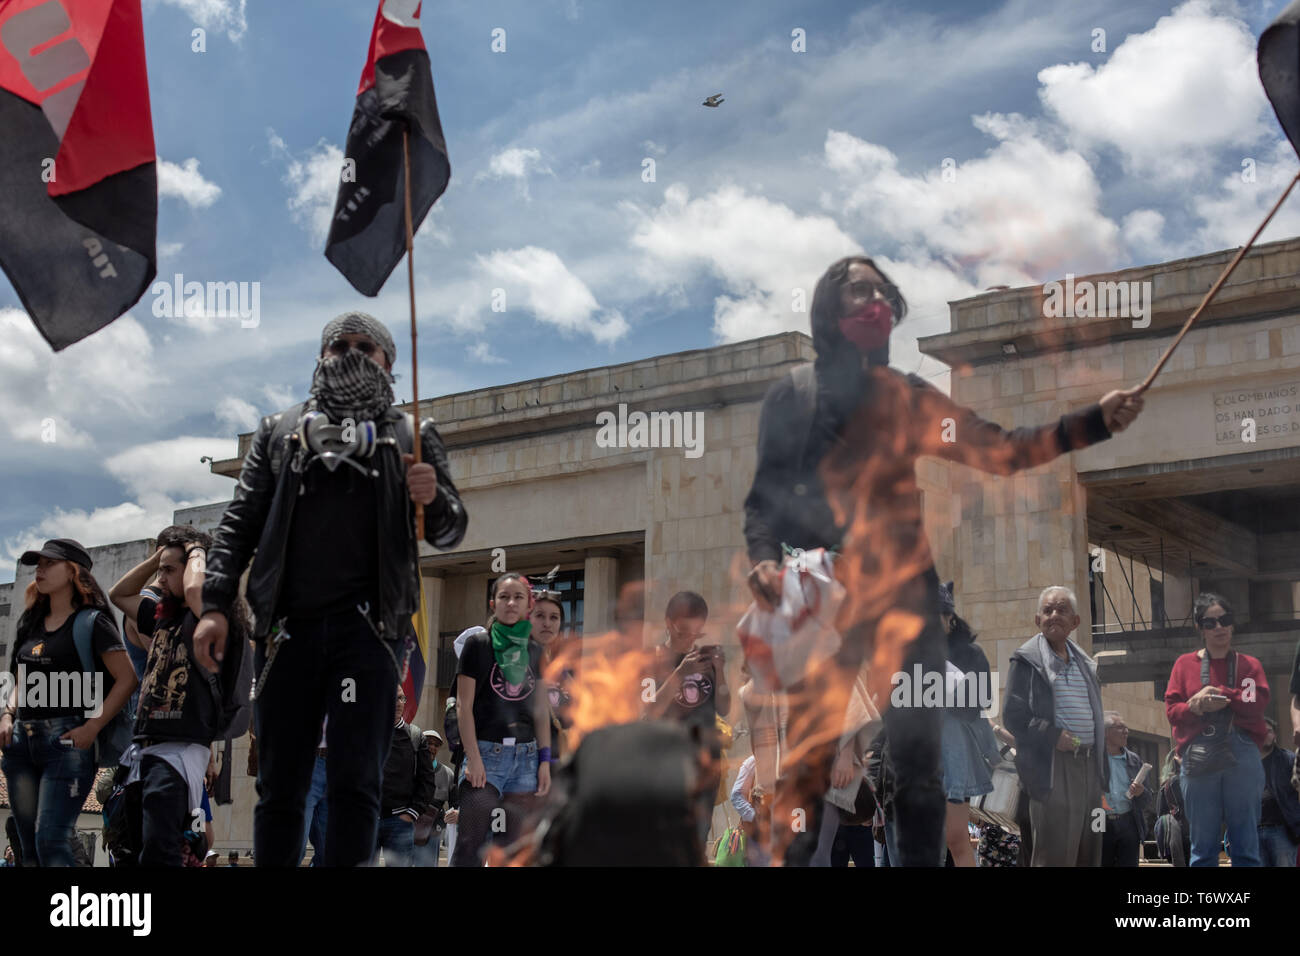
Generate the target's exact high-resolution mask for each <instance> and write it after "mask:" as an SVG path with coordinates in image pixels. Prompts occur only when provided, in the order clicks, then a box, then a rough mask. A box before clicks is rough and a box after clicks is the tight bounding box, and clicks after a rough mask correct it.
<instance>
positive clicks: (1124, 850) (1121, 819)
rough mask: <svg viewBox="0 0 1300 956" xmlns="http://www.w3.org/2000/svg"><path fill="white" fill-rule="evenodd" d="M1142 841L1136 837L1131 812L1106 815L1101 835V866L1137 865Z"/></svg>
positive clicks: (1136, 833)
mask: <svg viewBox="0 0 1300 956" xmlns="http://www.w3.org/2000/svg"><path fill="white" fill-rule="evenodd" d="M1141 849H1142V841H1141V840H1140V839H1138V826H1137V821H1136V820H1134V819H1133V814H1132V813H1131V812H1130V813H1120V814H1116V815H1115V816H1111V815H1110V814H1107V815H1106V829H1105V830H1104V831H1103V832H1102V835H1101V865H1102V866H1137V865H1138V853H1139V852H1140V851H1141Z"/></svg>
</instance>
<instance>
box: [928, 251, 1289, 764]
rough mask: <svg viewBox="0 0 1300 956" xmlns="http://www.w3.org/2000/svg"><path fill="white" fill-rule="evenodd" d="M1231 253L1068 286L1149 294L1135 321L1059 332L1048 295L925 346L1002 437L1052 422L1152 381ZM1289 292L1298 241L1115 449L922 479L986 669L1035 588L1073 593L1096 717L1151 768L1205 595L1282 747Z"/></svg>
mask: <svg viewBox="0 0 1300 956" xmlns="http://www.w3.org/2000/svg"><path fill="white" fill-rule="evenodd" d="M1233 255H1234V251H1225V252H1216V253H1212V254H1209V255H1204V256H1197V257H1194V258H1190V259H1182V260H1178V261H1175V262H1168V263H1162V264H1159V265H1154V266H1144V267H1141V268H1135V269H1128V270H1124V271H1122V272H1117V273H1114V274H1108V275H1096V276H1083V277H1075V278H1073V280H1072V284H1073V285H1074V286H1075V287H1076V288H1079V289H1082V288H1084V287H1085V284H1091V288H1092V289H1093V290H1095V291H1097V292H1098V293H1099V294H1100V293H1103V292H1105V293H1108V294H1106V295H1105V298H1106V299H1107V300H1108V303H1109V304H1111V305H1114V304H1115V303H1114V302H1111V301H1110V300H1111V299H1113V298H1114V295H1113V290H1115V289H1116V288H1117V287H1116V286H1114V285H1110V286H1107V283H1120V282H1123V283H1126V284H1129V286H1128V287H1129V289H1134V288H1137V289H1144V290H1145V291H1146V292H1147V293H1148V294H1147V295H1146V299H1147V302H1148V306H1149V315H1147V316H1144V317H1142V318H1133V317H1122V316H1117V315H1115V314H1114V312H1115V311H1116V310H1114V309H1112V310H1111V315H1109V316H1107V315H1104V314H1095V315H1093V316H1091V317H1078V316H1075V317H1061V318H1049V317H1046V316H1047V315H1049V314H1051V313H1052V312H1055V311H1058V310H1055V309H1051V308H1045V307H1044V306H1045V294H1044V290H1043V289H1042V288H1040V287H1031V288H1024V289H1014V290H1003V291H997V292H994V293H991V294H985V295H980V296H976V297H974V298H971V299H966V300H963V301H960V302H954V303H952V304H951V317H952V325H951V328H952V331H950V332H948V333H945V334H943V335H936V336H930V337H928V338H925V339H922V340H921V343H920V345H921V349H922V350H923V351H924V352H926V353H927V354H929V355H932V356H934V357H935V358H938V359H940V360H942V361H944V362H947V363H949V364H950V365H952V366H953V367H954V368H955V369H957V371H955V372H954V374H953V378H952V390H951V392H952V396H953V398H954V399H956V400H957V401H959V402H961V403H962V404H965V405H968V406H970V407H972V408H974V409H976V410H977V411H978V412H980V413H981V414H982V415H984V416H985V417H987V418H991V419H993V420H995V421H997V422H999V423H1000V424H1002V425H1003V426H1005V427H1014V426H1018V425H1025V424H1038V423H1042V422H1045V421H1048V420H1050V419H1051V418H1053V417H1055V416H1057V415H1059V414H1061V413H1063V412H1065V411H1069V410H1072V409H1076V408H1079V407H1081V406H1083V405H1086V404H1088V403H1089V402H1092V401H1096V400H1097V398H1098V397H1100V396H1101V395H1102V394H1103V393H1105V392H1106V391H1109V390H1110V389H1114V388H1129V387H1132V386H1134V385H1136V384H1138V383H1139V382H1141V381H1142V380H1143V379H1144V377H1145V376H1146V374H1147V373H1148V371H1149V370H1150V369H1151V368H1152V367H1153V366H1154V365H1155V363H1156V361H1157V360H1158V358H1159V357H1160V355H1161V354H1162V353H1163V352H1164V351H1165V349H1166V348H1167V347H1168V346H1169V344H1170V343H1171V342H1172V341H1173V338H1174V336H1175V335H1176V333H1177V331H1178V329H1179V328H1180V327H1181V326H1182V324H1183V322H1184V321H1185V320H1186V318H1187V316H1188V315H1189V314H1190V313H1191V311H1192V309H1194V308H1195V307H1196V305H1197V304H1199V302H1200V300H1201V298H1202V296H1203V295H1204V294H1205V292H1206V290H1208V289H1209V288H1210V286H1211V285H1212V284H1213V282H1214V281H1215V279H1217V278H1218V276H1219V274H1220V273H1221V272H1222V270H1223V268H1224V267H1225V266H1226V264H1227V263H1228V261H1229V260H1230V259H1231V257H1232V256H1233ZM1297 276H1300V239H1288V240H1285V241H1281V242H1273V243H1269V244H1266V245H1262V246H1259V247H1257V248H1256V249H1255V250H1253V251H1252V252H1251V254H1250V255H1248V256H1247V257H1246V258H1245V259H1244V260H1243V262H1242V263H1241V264H1240V266H1239V267H1238V268H1237V270H1236V271H1235V272H1234V274H1233V276H1232V279H1231V280H1230V281H1229V282H1228V284H1227V285H1226V286H1225V287H1224V288H1223V289H1222V291H1221V292H1220V293H1219V295H1218V296H1217V298H1216V300H1215V302H1214V304H1213V305H1212V306H1211V307H1210V308H1209V309H1208V310H1207V311H1206V313H1205V314H1204V315H1203V316H1202V317H1201V318H1200V319H1199V320H1198V321H1197V324H1196V326H1195V327H1193V329H1192V331H1191V332H1189V333H1188V335H1187V337H1186V339H1184V341H1183V343H1182V344H1181V345H1180V346H1179V349H1178V351H1177V352H1175V353H1174V355H1173V357H1172V358H1171V360H1170V361H1169V363H1168V365H1167V366H1166V367H1165V369H1164V371H1163V372H1162V373H1161V375H1160V377H1159V378H1158V379H1157V380H1156V382H1155V384H1154V385H1153V387H1152V388H1151V389H1150V391H1148V392H1147V393H1146V409H1145V411H1144V412H1143V414H1142V416H1141V417H1140V418H1139V419H1138V420H1137V422H1136V423H1135V424H1134V425H1133V426H1132V427H1131V428H1130V429H1129V430H1127V431H1126V432H1124V433H1123V434H1121V435H1118V436H1116V437H1114V438H1112V439H1110V440H1109V441H1106V442H1103V443H1101V444H1099V445H1096V446H1093V447H1092V448H1089V449H1086V450H1084V451H1082V452H1079V453H1077V454H1074V455H1070V456H1065V457H1062V458H1059V459H1057V460H1056V461H1055V462H1053V463H1052V464H1050V465H1047V466H1045V467H1043V468H1039V469H1035V470H1034V471H1033V472H1029V473H1027V474H1025V475H1021V476H1017V477H1014V478H1010V479H997V478H992V479H990V478H985V477H984V476H979V475H976V474H974V473H973V472H971V471H969V470H968V469H965V468H960V467H951V468H950V467H947V466H946V465H944V464H943V463H939V462H933V463H928V464H926V465H923V466H922V467H923V476H924V477H925V479H927V481H928V482H929V484H930V487H931V488H932V489H933V491H934V492H935V493H934V494H931V495H927V509H926V510H927V525H928V527H929V529H930V535H931V541H932V542H933V544H934V547H935V550H936V559H937V561H938V564H939V568H940V571H941V572H942V573H944V574H946V575H947V576H948V577H951V578H954V579H955V580H956V582H957V588H956V591H957V606H958V609H959V611H960V613H962V614H963V615H964V616H967V617H968V618H969V619H970V620H971V621H972V622H973V624H974V625H975V627H976V629H977V630H978V631H979V632H980V635H981V642H982V643H983V645H984V646H985V647H986V649H987V650H988V651H989V659H990V661H991V663H992V664H993V666H994V667H995V668H997V669H998V670H999V671H1001V672H1002V673H1003V674H1005V672H1006V668H1007V665H1008V661H1009V658H1010V655H1011V653H1012V652H1013V651H1014V650H1015V649H1016V647H1017V646H1019V644H1020V643H1022V642H1023V641H1024V639H1025V638H1026V637H1029V636H1031V635H1032V634H1033V633H1034V630H1035V629H1034V627H1033V614H1034V608H1035V600H1036V598H1037V595H1038V593H1039V592H1040V590H1041V589H1042V588H1044V587H1046V586H1048V585H1052V584H1065V585H1067V586H1068V587H1070V588H1072V589H1073V590H1074V591H1075V593H1076V594H1077V595H1078V596H1079V599H1080V604H1081V605H1082V606H1081V607H1080V609H1079V610H1080V614H1081V616H1082V617H1083V624H1082V625H1081V626H1080V629H1079V632H1078V634H1077V635H1076V637H1078V638H1080V640H1081V643H1083V644H1084V646H1085V647H1089V646H1091V648H1092V649H1093V651H1095V652H1096V653H1097V654H1098V658H1099V664H1100V674H1101V679H1102V682H1103V684H1104V685H1105V686H1104V687H1103V700H1104V703H1105V704H1106V706H1107V707H1112V708H1115V709H1118V710H1120V711H1122V712H1123V713H1124V715H1125V717H1126V719H1127V721H1128V724H1129V727H1130V728H1131V729H1132V730H1133V731H1134V733H1133V734H1132V735H1131V736H1132V738H1133V742H1132V746H1134V747H1135V748H1137V749H1140V750H1141V751H1142V752H1143V755H1144V757H1146V758H1147V759H1149V760H1152V762H1153V763H1154V762H1155V760H1154V759H1152V758H1154V757H1161V758H1162V757H1163V756H1164V754H1165V753H1166V752H1167V750H1168V734H1169V729H1168V723H1167V721H1166V720H1165V715H1164V704H1163V696H1162V695H1163V692H1164V681H1165V680H1166V679H1167V678H1168V676H1169V671H1170V668H1171V667H1172V665H1173V662H1174V659H1175V658H1176V657H1177V656H1178V655H1179V654H1182V653H1186V652H1187V651H1190V650H1194V649H1196V648H1197V647H1198V646H1200V644H1201V640H1200V638H1199V636H1198V635H1197V634H1196V633H1195V632H1194V630H1193V629H1192V627H1191V622H1190V614H1191V605H1192V602H1193V600H1194V599H1195V597H1196V594H1197V593H1198V592H1199V591H1201V590H1214V591H1217V592H1219V593H1222V594H1223V595H1224V596H1225V597H1227V598H1228V599H1229V600H1230V601H1231V602H1232V603H1233V605H1234V610H1235V615H1236V619H1237V627H1236V631H1235V638H1234V647H1236V648H1237V649H1239V650H1241V651H1244V652H1246V653H1249V654H1252V655H1254V656H1256V657H1258V658H1260V660H1261V662H1262V663H1263V664H1264V666H1265V669H1266V671H1267V674H1268V680H1269V684H1270V687H1271V689H1272V694H1271V699H1272V703H1271V705H1270V708H1269V709H1270V712H1271V714H1272V716H1273V717H1274V718H1275V719H1276V720H1277V721H1278V724H1279V730H1280V735H1281V736H1282V737H1283V739H1284V740H1289V738H1290V734H1289V731H1288V728H1289V727H1290V716H1289V711H1288V706H1287V705H1288V701H1289V694H1288V693H1287V686H1288V676H1289V673H1290V663H1291V661H1292V655H1293V654H1294V651H1295V648H1296V643H1297V639H1300V622H1298V621H1297V617H1298V614H1297V610H1298V609H1300V288H1298V287H1297V281H1296V280H1297ZM1144 283H1145V284H1146V285H1142V284H1144ZM1133 284H1137V285H1136V286H1134V285H1133ZM1080 295H1082V293H1080ZM1098 311H1100V310H1098ZM1130 311H1131V310H1130ZM1144 323H1149V324H1144ZM1248 421H1249V422H1253V425H1254V434H1253V435H1252V434H1251V433H1250V432H1251V429H1250V427H1249V426H1248V425H1247V422H1248ZM1252 438H1253V440H1251V439H1252Z"/></svg>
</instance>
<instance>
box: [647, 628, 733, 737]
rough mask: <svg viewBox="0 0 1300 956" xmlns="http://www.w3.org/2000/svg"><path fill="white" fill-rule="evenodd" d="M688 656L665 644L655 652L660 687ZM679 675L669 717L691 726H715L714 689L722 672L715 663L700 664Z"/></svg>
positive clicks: (715, 701)
mask: <svg viewBox="0 0 1300 956" xmlns="http://www.w3.org/2000/svg"><path fill="white" fill-rule="evenodd" d="M685 657H686V655H685V654H675V653H673V651H672V649H671V648H669V647H667V646H665V645H661V646H660V647H659V648H658V649H657V650H656V651H655V660H656V662H657V666H656V671H657V673H656V680H655V684H656V686H660V687H662V686H663V683H664V681H666V680H667V679H668V677H669V675H670V674H672V672H673V671H675V670H676V669H677V667H678V665H680V664H681V662H682V660H683V659H684V658H685ZM678 676H679V677H680V678H681V680H680V682H679V683H678V685H677V689H676V691H675V692H674V693H673V699H672V702H671V703H670V704H669V705H668V711H667V713H666V714H665V716H666V717H669V718H671V719H673V720H679V721H681V722H682V723H684V724H688V725H691V726H699V727H705V728H710V729H711V728H713V727H715V726H716V725H717V714H718V704H717V700H716V699H715V697H714V691H715V690H716V688H717V686H718V675H717V673H716V672H715V671H714V664H713V662H712V661H709V662H708V663H706V664H697V665H696V666H694V667H691V668H687V669H686V670H683V671H682V673H681V674H680V675H678Z"/></svg>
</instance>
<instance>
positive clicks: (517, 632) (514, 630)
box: [492, 618, 532, 686]
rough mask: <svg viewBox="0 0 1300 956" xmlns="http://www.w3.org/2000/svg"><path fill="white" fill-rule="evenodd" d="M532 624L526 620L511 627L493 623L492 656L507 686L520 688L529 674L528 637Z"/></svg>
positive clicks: (498, 622) (496, 622)
mask: <svg viewBox="0 0 1300 956" xmlns="http://www.w3.org/2000/svg"><path fill="white" fill-rule="evenodd" d="M531 631H532V624H531V623H529V620H528V618H524V619H522V620H520V621H517V622H515V623H514V624H511V625H509V626H506V625H505V624H502V623H501V622H500V621H493V622H492V656H493V657H495V658H496V661H497V666H498V667H500V668H501V674H502V676H503V677H505V679H506V683H507V684H514V685H516V686H518V685H519V684H522V683H523V682H524V677H525V675H527V673H528V635H529V633H530V632H531Z"/></svg>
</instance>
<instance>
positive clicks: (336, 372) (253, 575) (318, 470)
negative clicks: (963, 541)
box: [194, 312, 467, 866]
mask: <svg viewBox="0 0 1300 956" xmlns="http://www.w3.org/2000/svg"><path fill="white" fill-rule="evenodd" d="M396 352H397V350H396V347H395V346H394V344H393V339H392V336H391V335H389V333H388V330H387V329H386V328H385V327H384V326H383V324H382V323H380V322H379V321H378V320H377V319H375V318H373V317H371V316H369V315H366V314H364V313H360V312H349V313H346V314H344V315H341V316H339V317H338V318H336V319H334V320H333V321H331V322H330V323H329V324H328V325H326V326H325V329H324V332H323V333H322V334H321V351H320V356H319V358H318V359H317V362H316V372H315V375H314V376H313V379H312V386H311V398H310V399H309V400H308V401H307V402H305V403H303V404H300V405H295V406H294V407H292V408H290V409H287V410H286V411H283V412H281V413H279V414H278V415H272V416H269V417H268V418H265V419H263V420H262V423H261V425H260V427H259V428H258V430H257V433H256V435H254V436H253V441H252V444H251V446H250V447H249V449H248V454H247V456H246V457H245V459H244V467H243V471H242V472H241V473H240V476H239V486H238V488H237V489H236V491H235V497H234V500H233V501H232V502H231V504H230V506H229V507H228V508H227V509H226V513H225V516H224V517H223V518H222V521H221V526H220V527H219V528H218V529H217V532H216V534H215V536H214V543H213V546H212V551H211V554H210V556H209V558H208V568H207V578H206V582H205V584H204V589H203V616H202V620H201V621H200V622H199V625H198V628H197V629H196V631H195V634H194V646H195V655H196V657H197V659H198V660H199V662H200V663H201V664H203V665H204V666H205V667H214V666H215V662H214V660H213V658H216V659H217V660H219V659H220V657H221V655H222V652H223V650H224V648H225V642H226V632H227V611H228V609H229V608H230V605H231V603H232V602H233V601H234V599H235V596H236V594H237V592H238V590H239V579H240V576H241V575H242V574H243V572H244V569H245V568H246V567H247V566H248V563H249V559H250V558H252V557H253V554H254V551H256V557H255V558H254V559H253V567H252V571H251V572H250V574H249V577H248V584H247V589H246V590H247V598H248V602H249V605H250V606H251V608H252V610H253V613H254V615H255V617H256V627H255V631H254V637H255V639H256V641H257V644H258V650H257V655H256V659H255V667H256V672H257V683H256V702H255V708H254V722H255V731H256V735H257V743H258V761H259V773H258V778H257V792H258V797H259V799H258V803H257V808H256V810H255V811H254V819H253V844H254V858H255V859H256V861H257V864H258V865H259V866H295V865H297V862H298V852H299V844H300V842H301V836H302V832H303V825H304V821H303V812H304V805H305V799H306V796H307V792H308V789H309V787H310V785H311V775H312V768H313V767H314V766H315V763H316V755H317V750H318V747H319V744H320V728H321V722H322V721H323V720H324V719H325V718H326V717H327V716H328V718H329V723H328V729H327V731H326V735H327V739H326V744H327V746H328V749H329V761H328V778H327V784H326V793H327V799H328V801H329V807H330V814H329V824H328V832H327V833H326V838H325V847H326V859H325V860H324V863H325V865H327V866H358V865H363V864H365V863H366V862H367V861H368V860H369V859H370V857H371V855H372V853H373V852H374V848H375V839H376V836H377V833H378V828H379V810H380V792H381V787H382V782H383V771H384V758H385V756H386V754H387V751H388V744H389V741H390V738H391V736H392V724H393V708H394V707H395V705H396V694H397V684H398V682H399V681H400V680H401V678H402V672H403V671H404V669H405V666H406V655H407V653H408V652H409V647H410V645H409V642H408V640H407V638H406V636H405V635H407V634H408V633H409V631H410V628H409V624H410V620H411V615H412V614H414V613H415V611H416V610H417V609H418V607H419V587H420V584H419V570H418V550H417V548H418V542H417V541H416V538H415V534H414V526H415V508H414V505H415V504H416V503H419V504H421V505H423V506H424V527H423V529H422V531H423V534H424V538H425V540H426V541H428V542H429V543H430V544H431V545H433V546H434V547H436V548H439V549H442V550H448V549H450V548H454V547H456V545H458V544H459V543H460V541H461V539H462V538H463V537H464V535H465V526H466V523H467V517H466V514H465V509H464V507H463V505H462V504H461V501H460V497H459V495H458V494H457V492H456V486H455V485H454V484H453V483H452V480H451V473H450V468H449V467H448V463H447V453H446V450H445V449H444V447H443V442H442V438H441V436H440V435H439V434H438V431H437V429H436V428H435V427H434V425H433V422H432V420H430V419H426V420H425V421H424V422H422V423H421V425H420V432H419V434H420V443H421V461H420V463H419V464H416V463H414V462H413V457H412V455H411V454H410V452H411V451H412V447H411V446H412V442H413V435H412V431H413V429H412V425H411V422H410V419H409V418H408V417H407V416H405V415H403V414H402V413H400V412H399V411H398V409H397V408H395V407H393V391H392V387H391V382H392V374H391V370H392V366H393V362H394V361H395V359H396Z"/></svg>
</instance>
